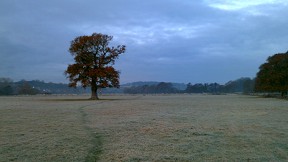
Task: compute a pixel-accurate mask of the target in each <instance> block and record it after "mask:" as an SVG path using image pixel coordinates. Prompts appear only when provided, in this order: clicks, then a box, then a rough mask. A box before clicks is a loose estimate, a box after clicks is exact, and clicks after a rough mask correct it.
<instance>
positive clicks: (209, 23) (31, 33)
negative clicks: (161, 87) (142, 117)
mask: <svg viewBox="0 0 288 162" xmlns="http://www.w3.org/2000/svg"><path fill="white" fill-rule="evenodd" d="M287 17H288V1H287V0H145V1H140V0H25V1H24V0H1V1H0V24H1V25H0V57H1V60H0V61H1V62H0V77H10V78H12V79H13V80H14V81H17V80H20V79H25V80H34V79H39V80H44V81H47V82H50V81H51V82H62V83H67V82H68V80H67V79H66V77H65V75H64V71H65V69H66V68H67V65H68V64H71V63H73V58H72V56H71V55H70V54H69V52H68V48H69V46H70V42H71V40H73V39H74V38H75V37H77V36H81V35H91V34H92V33H93V32H96V33H103V34H108V35H112V36H114V39H113V42H112V45H118V44H124V45H126V46H127V52H126V53H125V54H124V55H122V56H121V57H120V58H119V60H117V61H116V64H115V68H116V69H117V70H120V71H121V77H120V80H121V83H128V82H133V81H167V82H181V83H188V82H191V83H198V82H209V83H210V82H219V83H225V82H227V81H229V80H234V79H237V78H240V77H255V75H256V73H257V72H258V67H259V66H260V65H261V64H262V63H264V62H265V60H266V59H267V57H268V56H270V55H273V54H275V53H281V52H286V51H287V50H288V19H287Z"/></svg>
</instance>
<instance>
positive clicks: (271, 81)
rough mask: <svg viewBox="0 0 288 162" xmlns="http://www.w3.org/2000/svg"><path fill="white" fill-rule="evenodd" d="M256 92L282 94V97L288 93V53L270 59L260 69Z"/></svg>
mask: <svg viewBox="0 0 288 162" xmlns="http://www.w3.org/2000/svg"><path fill="white" fill-rule="evenodd" d="M255 90H256V91H258V92H261V91H262V92H281V95H282V97H284V96H285V95H287V91H288V51H287V52H286V53H278V54H275V55H273V56H270V57H268V59H267V62H266V63H264V64H262V65H261V66H260V67H259V72H258V73H257V77H256V83H255Z"/></svg>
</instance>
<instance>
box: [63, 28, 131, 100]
mask: <svg viewBox="0 0 288 162" xmlns="http://www.w3.org/2000/svg"><path fill="white" fill-rule="evenodd" d="M112 39H113V37H112V36H108V35H105V34H101V33H93V34H92V35H91V36H79V37H76V38H75V39H74V40H73V41H72V42H71V46H70V48H69V52H70V53H71V55H72V56H74V61H75V63H74V64H70V65H68V67H67V70H66V71H65V74H66V75H67V78H69V80H70V84H69V86H71V87H76V86H77V83H78V82H79V83H81V85H82V86H83V87H87V86H90V87H91V91H92V92H91V93H92V94H91V99H98V95H97V90H98V89H99V88H106V87H119V71H117V70H115V69H114V67H112V65H114V63H115V60H116V59H118V57H119V55H120V54H123V53H124V52H125V49H126V47H125V45H118V46H117V47H109V43H110V41H112Z"/></svg>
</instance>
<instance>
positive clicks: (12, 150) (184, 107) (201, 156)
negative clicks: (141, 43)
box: [0, 95, 288, 162]
mask: <svg viewBox="0 0 288 162" xmlns="http://www.w3.org/2000/svg"><path fill="white" fill-rule="evenodd" d="M88 97H89V96H20V97H0V161H1V162H2V161H3V162H4V161H5V162H6V161H21V162H22V161H27V162H30V161H59V162H60V161H61V162H62V161H288V138H287V137H288V102H287V100H279V99H272V98H259V97H252V96H241V95H159V96H152V95H147V96H141V95H139V96H124V95H123V96H101V98H102V100H99V101H91V100H86V98H88Z"/></svg>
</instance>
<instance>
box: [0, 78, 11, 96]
mask: <svg viewBox="0 0 288 162" xmlns="http://www.w3.org/2000/svg"><path fill="white" fill-rule="evenodd" d="M12 84H13V81H12V80H11V79H10V78H0V95H12V94H13V87H12Z"/></svg>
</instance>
